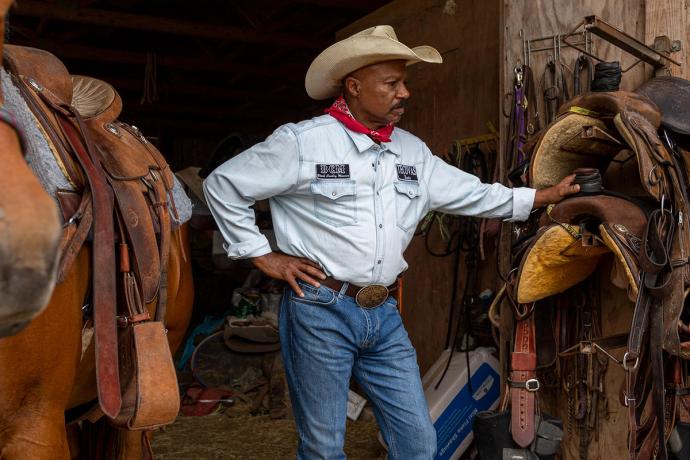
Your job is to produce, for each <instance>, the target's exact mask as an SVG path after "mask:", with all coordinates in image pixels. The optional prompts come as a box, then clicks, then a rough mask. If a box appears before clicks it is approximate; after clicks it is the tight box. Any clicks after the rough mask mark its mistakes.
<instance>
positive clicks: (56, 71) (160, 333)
mask: <svg viewBox="0 0 690 460" xmlns="http://www.w3.org/2000/svg"><path fill="white" fill-rule="evenodd" d="M5 62H6V65H7V67H8V71H9V72H10V74H11V76H12V78H13V81H14V82H15V84H16V85H17V87H18V88H19V89H20V92H21V94H22V96H23V97H24V99H25V100H26V102H27V104H28V106H29V107H30V109H31V111H32V112H33V114H34V116H35V118H36V119H37V120H38V122H39V124H40V126H41V128H42V130H43V132H44V133H45V134H46V137H47V139H48V141H49V144H50V146H51V148H52V149H53V152H54V154H55V156H56V159H57V160H58V162H59V163H61V165H62V167H63V170H64V171H65V172H66V173H67V175H68V176H69V177H68V180H69V181H70V182H71V183H73V184H74V185H75V188H76V192H72V191H65V192H59V193H58V197H57V198H58V201H59V202H60V204H61V208H62V211H63V217H64V220H65V224H64V230H63V238H62V243H61V259H60V267H59V280H63V279H64V277H65V275H66V274H67V272H68V271H69V270H70V268H71V266H72V263H73V262H74V260H75V258H76V256H77V254H78V253H79V251H80V250H81V248H82V246H83V245H84V244H86V243H88V244H90V245H91V251H92V282H93V287H92V290H91V292H92V293H91V295H92V299H91V305H92V310H93V312H92V316H93V323H94V338H95V353H96V374H97V382H98V398H99V403H100V407H101V409H102V411H103V413H105V414H106V415H107V416H108V417H109V418H110V419H111V421H112V422H113V423H115V424H118V425H121V426H124V427H127V428H130V429H146V428H152V427H156V426H159V425H163V424H167V423H171V422H172V421H173V420H174V419H175V417H176V415H177V412H178V409H179V394H178V389H177V379H176V375H175V371H174V367H173V363H172V357H171V354H170V349H169V345H168V342H167V338H166V335H165V326H164V319H165V306H166V301H167V265H168V257H169V251H170V237H171V231H172V224H171V216H170V212H173V213H175V212H176V211H175V208H174V202H173V201H172V199H171V191H172V187H173V175H172V172H171V171H170V168H169V167H168V165H167V163H166V162H165V159H164V158H163V156H162V155H161V154H160V152H158V150H157V149H156V148H155V146H153V145H152V144H151V143H150V142H148V141H147V140H146V138H145V137H144V136H143V135H142V134H141V133H140V132H139V130H138V129H137V128H136V127H134V126H129V125H127V124H125V123H122V122H120V121H118V120H117V117H118V116H119V114H120V111H121V109H122V100H121V99H120V96H119V95H118V94H117V92H116V91H115V89H114V88H113V87H112V86H111V85H109V84H107V83H105V82H103V81H100V80H96V79H94V78H90V77H85V76H78V75H70V74H69V73H68V71H67V69H66V68H65V66H64V65H63V64H62V63H61V62H60V61H59V59H57V58H56V57H55V56H53V55H52V54H50V53H47V52H45V51H42V50H38V49H34V48H28V47H20V46H12V45H7V46H6V47H5ZM171 210H172V211H171ZM154 305H155V318H152V317H151V313H150V312H149V309H148V308H147V307H152V306H154ZM152 308H153V307H152Z"/></svg>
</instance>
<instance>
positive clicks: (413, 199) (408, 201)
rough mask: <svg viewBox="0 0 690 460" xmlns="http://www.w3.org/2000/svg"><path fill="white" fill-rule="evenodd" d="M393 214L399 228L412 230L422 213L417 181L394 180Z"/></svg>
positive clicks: (419, 188)
mask: <svg viewBox="0 0 690 460" xmlns="http://www.w3.org/2000/svg"><path fill="white" fill-rule="evenodd" d="M393 186H394V187H395V191H396V194H395V215H396V218H397V224H398V227H400V229H402V230H404V231H406V232H409V231H410V230H413V229H414V228H415V227H416V226H417V223H418V222H419V219H420V218H421V214H422V205H423V203H422V202H423V200H422V196H421V195H422V188H421V187H420V186H419V183H418V182H394V183H393Z"/></svg>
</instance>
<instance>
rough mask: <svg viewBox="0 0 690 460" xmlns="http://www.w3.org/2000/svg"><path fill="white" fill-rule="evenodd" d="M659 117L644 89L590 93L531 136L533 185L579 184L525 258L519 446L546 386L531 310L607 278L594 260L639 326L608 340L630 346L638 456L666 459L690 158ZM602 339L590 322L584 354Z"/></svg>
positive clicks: (629, 390)
mask: <svg viewBox="0 0 690 460" xmlns="http://www.w3.org/2000/svg"><path fill="white" fill-rule="evenodd" d="M648 93H649V92H648ZM689 97H690V96H689ZM667 118H671V119H673V118H674V116H673V115H671V116H670V117H667ZM661 125H662V113H661V112H660V111H659V108H658V107H657V106H656V105H655V104H654V102H652V101H651V100H650V99H648V98H647V97H646V96H644V95H642V94H637V93H629V92H624V91H619V92H614V93H590V94H585V95H581V96H578V97H576V98H574V99H572V100H570V101H568V102H567V103H565V104H564V105H563V106H562V107H561V108H560V110H559V116H558V118H557V119H556V120H554V122H552V123H551V124H550V125H549V126H547V127H546V128H545V129H544V131H543V132H542V133H541V134H540V135H539V139H538V141H537V142H536V143H535V144H533V150H532V152H531V163H530V172H529V178H530V184H531V185H532V186H533V187H535V188H538V189H539V188H545V187H549V186H551V185H555V184H557V183H558V182H560V181H561V180H562V179H563V178H564V177H565V176H567V175H569V174H571V173H572V172H573V171H575V172H576V174H577V176H576V177H577V178H576V182H578V183H580V185H581V192H580V193H579V194H578V195H577V196H574V197H572V198H567V199H565V200H563V201H562V202H561V203H558V204H556V205H555V206H551V207H549V208H548V209H547V210H546V212H544V213H543V214H542V215H541V217H540V219H539V222H538V227H539V230H538V231H537V233H536V235H535V236H533V237H532V238H531V240H530V242H529V244H527V245H523V247H524V248H526V249H525V250H524V251H523V252H521V254H520V256H519V259H518V260H517V261H516V269H515V271H514V276H513V284H514V285H513V286H512V293H513V299H512V301H513V306H514V309H515V316H516V324H515V338H514V352H513V354H512V360H511V361H512V362H511V377H510V381H509V386H510V399H511V401H512V402H511V411H512V424H511V433H512V436H513V439H514V441H515V442H516V443H517V444H518V445H519V446H521V447H527V446H529V445H530V444H531V443H532V442H533V440H534V430H535V429H534V414H535V411H536V402H535V397H536V396H535V395H536V392H537V390H538V389H539V388H540V384H539V381H538V380H537V374H536V365H537V359H536V354H537V349H536V345H535V344H536V339H535V332H534V328H535V320H534V316H535V315H534V312H535V310H536V309H538V308H540V305H541V303H540V301H542V300H544V299H548V298H551V297H557V296H558V295H559V294H562V293H565V292H568V291H569V290H570V289H572V288H574V287H575V286H576V285H578V284H580V283H582V282H584V281H585V280H587V279H588V278H590V277H591V276H592V275H593V274H594V273H602V274H603V272H601V271H597V268H599V267H604V268H606V269H607V270H608V272H607V273H608V276H609V278H610V280H611V282H612V284H613V285H614V286H617V287H619V288H621V289H625V290H626V291H627V294H628V298H629V299H630V300H631V301H632V302H634V312H633V319H632V323H631V327H630V333H629V334H627V335H626V336H625V337H616V338H615V340H609V342H610V344H614V343H615V346H614V348H615V347H621V346H624V345H626V342H627V352H626V353H625V357H624V359H623V360H622V362H621V363H619V364H621V365H622V367H623V368H624V370H625V371H626V372H627V374H628V377H627V379H626V381H627V382H628V384H627V386H626V387H625V388H624V389H623V396H622V400H623V402H624V405H626V406H627V407H628V413H629V429H630V439H629V443H628V444H629V446H630V458H631V459H635V458H640V459H648V458H652V457H653V456H654V455H656V456H657V457H656V458H666V454H667V453H666V441H667V440H668V438H669V436H670V435H671V432H672V429H673V426H674V424H675V413H676V412H675V407H676V404H677V401H676V397H677V395H676V393H674V392H673V391H668V390H667V389H668V388H670V387H671V386H673V387H674V388H677V387H678V386H679V385H678V384H676V383H675V382H674V381H673V379H672V376H671V374H670V373H669V372H668V368H669V366H672V365H673V363H675V362H677V361H678V360H679V359H681V358H683V359H688V358H690V342H688V340H687V339H686V338H684V335H683V331H684V330H685V329H687V327H685V328H684V327H683V323H682V322H681V314H682V312H683V303H684V289H685V287H686V286H687V285H688V280H689V278H690V277H689V273H690V272H689V271H688V269H689V267H688V255H689V254H690V247H689V246H688V243H689V238H688V233H687V230H686V228H687V225H688V222H687V216H688V201H687V192H686V190H685V188H686V182H687V179H686V178H685V177H686V175H685V168H686V165H687V161H688V160H690V156H688V157H686V158H681V157H680V156H679V155H674V153H673V152H672V151H671V150H670V149H669V148H667V145H666V144H665V143H664V142H662V140H661V139H660V137H659V134H658V130H659V128H660V126H661ZM599 172H601V175H599ZM602 176H603V185H602V178H601V177H602ZM591 177H596V178H597V180H598V181H599V182H598V184H594V183H593V182H591V180H590V179H591ZM623 178H624V179H623ZM580 180H581V181H580ZM607 184H611V185H612V186H614V185H615V187H613V188H614V190H609V189H607V188H606V187H605V186H606V185H607ZM604 261H606V264H604V265H602V262H604ZM590 325H591V323H590ZM563 328H564V329H563V330H565V329H566V326H565V325H564V326H563ZM556 332H557V331H555V332H554V333H556ZM600 339H606V338H603V337H594V338H593V337H592V336H591V329H590V334H589V335H588V336H587V341H586V342H582V343H581V344H580V349H581V350H585V349H586V350H587V351H580V352H581V353H584V354H585V355H586V354H590V355H591V353H592V350H594V348H593V345H592V344H593V343H594V342H596V341H599V340H600ZM610 339H613V338H610ZM583 356H584V355H583ZM650 395H651V398H648V396H650ZM648 402H649V404H648ZM582 448H583V447H582V446H581V449H582ZM584 449H585V451H586V446H585V447H584Z"/></svg>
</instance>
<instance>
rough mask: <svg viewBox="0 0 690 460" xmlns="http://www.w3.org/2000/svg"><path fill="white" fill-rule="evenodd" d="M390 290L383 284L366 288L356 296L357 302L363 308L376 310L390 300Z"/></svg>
mask: <svg viewBox="0 0 690 460" xmlns="http://www.w3.org/2000/svg"><path fill="white" fill-rule="evenodd" d="M388 294H389V292H388V288H387V287H386V286H384V285H382V284H370V285H369V286H364V287H363V288H361V289H360V290H359V291H357V295H355V302H357V305H359V306H360V307H362V308H376V307H378V306H379V305H382V304H383V303H384V302H385V301H386V299H387V298H388Z"/></svg>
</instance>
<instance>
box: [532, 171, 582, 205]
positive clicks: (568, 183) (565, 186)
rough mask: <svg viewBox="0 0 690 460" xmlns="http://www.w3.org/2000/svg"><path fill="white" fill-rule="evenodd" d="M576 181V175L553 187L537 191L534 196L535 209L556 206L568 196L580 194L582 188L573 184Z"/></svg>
mask: <svg viewBox="0 0 690 460" xmlns="http://www.w3.org/2000/svg"><path fill="white" fill-rule="evenodd" d="M574 180H575V174H571V175H569V176H567V177H565V178H564V179H563V180H562V181H560V182H559V183H558V184H556V185H554V186H552V187H549V188H543V189H541V190H537V193H536V195H534V207H535V208H541V207H542V206H546V205H547V204H555V203H558V202H559V201H561V200H562V199H563V198H565V197H566V196H568V195H572V194H573V193H577V192H579V191H580V186H579V185H578V184H573V181H574Z"/></svg>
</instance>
